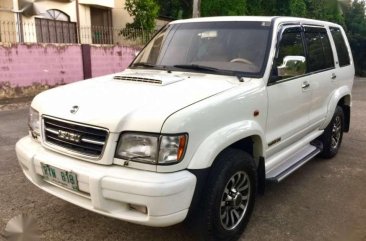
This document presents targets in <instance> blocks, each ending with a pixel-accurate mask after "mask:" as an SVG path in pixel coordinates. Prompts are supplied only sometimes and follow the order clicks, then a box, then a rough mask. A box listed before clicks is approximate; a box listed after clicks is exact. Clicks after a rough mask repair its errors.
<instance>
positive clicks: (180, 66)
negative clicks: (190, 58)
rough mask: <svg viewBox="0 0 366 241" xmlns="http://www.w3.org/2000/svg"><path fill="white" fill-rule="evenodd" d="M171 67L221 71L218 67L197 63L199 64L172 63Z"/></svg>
mask: <svg viewBox="0 0 366 241" xmlns="http://www.w3.org/2000/svg"><path fill="white" fill-rule="evenodd" d="M173 67H175V68H180V69H193V70H208V71H211V72H222V70H220V69H218V68H214V67H210V66H206V65H199V64H177V65H173Z"/></svg>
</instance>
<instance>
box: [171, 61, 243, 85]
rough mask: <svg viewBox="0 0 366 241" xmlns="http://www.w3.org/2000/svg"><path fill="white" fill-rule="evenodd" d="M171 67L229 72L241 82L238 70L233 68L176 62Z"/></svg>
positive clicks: (241, 77) (241, 78)
mask: <svg viewBox="0 0 366 241" xmlns="http://www.w3.org/2000/svg"><path fill="white" fill-rule="evenodd" d="M173 67H175V68H181V69H193V70H207V71H211V72H215V73H224V74H230V75H234V76H236V77H237V78H238V80H239V81H240V82H243V76H241V75H240V74H239V73H238V72H236V71H233V70H225V69H218V68H215V67H210V66H206V65H199V64H177V65H173Z"/></svg>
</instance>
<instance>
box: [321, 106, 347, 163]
mask: <svg viewBox="0 0 366 241" xmlns="http://www.w3.org/2000/svg"><path fill="white" fill-rule="evenodd" d="M343 130H344V113H343V109H342V107H340V106H337V108H336V110H335V112H334V115H333V118H332V120H331V122H330V123H329V125H328V126H327V128H325V130H324V133H323V135H322V136H321V141H322V142H323V151H322V152H321V153H320V156H321V157H324V158H332V157H334V156H335V155H336V154H337V153H338V150H339V147H340V146H341V143H342V138H343Z"/></svg>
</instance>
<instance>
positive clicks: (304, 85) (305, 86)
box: [301, 81, 310, 90]
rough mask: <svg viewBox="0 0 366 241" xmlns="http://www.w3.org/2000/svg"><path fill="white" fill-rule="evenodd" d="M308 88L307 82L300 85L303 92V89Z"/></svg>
mask: <svg viewBox="0 0 366 241" xmlns="http://www.w3.org/2000/svg"><path fill="white" fill-rule="evenodd" d="M309 87H310V83H309V82H307V81H305V82H303V83H302V86H301V88H302V89H303V90H305V89H307V88H309Z"/></svg>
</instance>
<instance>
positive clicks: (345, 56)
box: [330, 27, 351, 67]
mask: <svg viewBox="0 0 366 241" xmlns="http://www.w3.org/2000/svg"><path fill="white" fill-rule="evenodd" d="M330 32H331V33H332V37H333V40H334V44H335V46H336V49H337V54H338V61H339V66H341V67H342V66H346V65H349V64H350V63H351V61H350V58H349V53H348V49H347V46H346V42H345V40H344V38H343V35H342V32H341V30H340V29H339V28H334V27H331V28H330Z"/></svg>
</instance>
